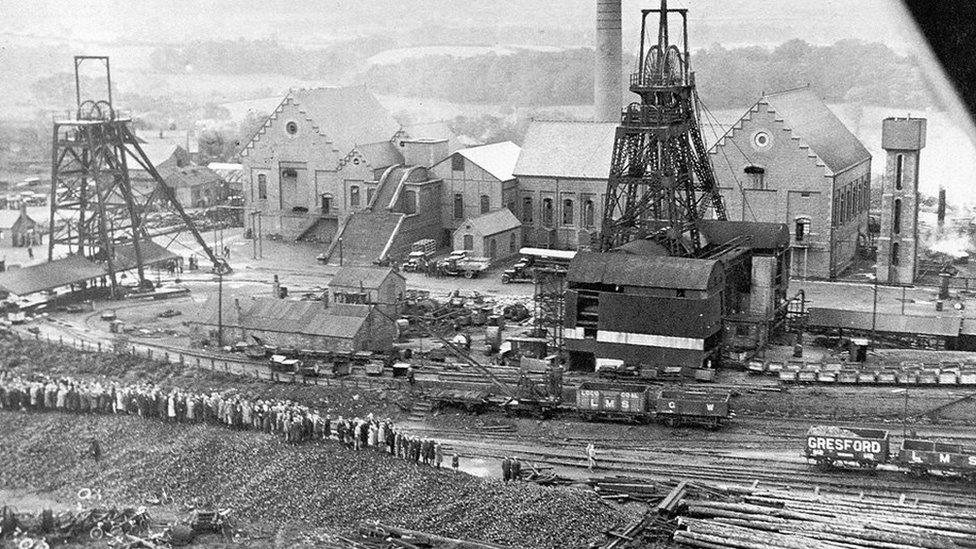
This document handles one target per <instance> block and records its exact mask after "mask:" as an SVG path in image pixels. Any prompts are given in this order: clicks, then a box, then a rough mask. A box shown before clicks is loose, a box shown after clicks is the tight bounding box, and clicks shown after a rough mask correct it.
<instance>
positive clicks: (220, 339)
mask: <svg viewBox="0 0 976 549" xmlns="http://www.w3.org/2000/svg"><path fill="white" fill-rule="evenodd" d="M223 346H224V271H223V269H218V270H217V347H223Z"/></svg>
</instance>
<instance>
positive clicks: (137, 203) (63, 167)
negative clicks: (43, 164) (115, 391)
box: [47, 55, 230, 298]
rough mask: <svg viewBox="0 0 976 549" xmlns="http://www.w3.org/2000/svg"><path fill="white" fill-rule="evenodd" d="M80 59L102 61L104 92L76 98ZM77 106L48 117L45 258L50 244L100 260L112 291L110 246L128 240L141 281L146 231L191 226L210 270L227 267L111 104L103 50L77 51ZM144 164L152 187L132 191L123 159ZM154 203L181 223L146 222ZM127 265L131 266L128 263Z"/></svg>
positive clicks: (113, 275) (114, 283)
mask: <svg viewBox="0 0 976 549" xmlns="http://www.w3.org/2000/svg"><path fill="white" fill-rule="evenodd" d="M85 61H99V62H101V63H102V64H103V66H104V67H105V80H106V85H107V92H106V95H105V99H97V100H96V99H86V100H84V101H83V100H82V98H81V79H80V73H79V68H80V67H81V65H82V63H84V62H85ZM74 62H75V96H76V111H75V113H74V117H71V116H70V115H69V116H68V117H67V118H65V119H61V120H58V119H56V120H55V121H54V134H53V145H52V148H51V215H50V231H51V236H50V238H49V239H48V252H47V253H48V261H51V260H53V259H54V247H55V246H56V245H63V246H67V248H68V252H69V253H71V254H80V255H83V256H85V257H88V258H89V259H92V260H94V261H99V262H104V263H105V264H106V266H107V270H108V273H107V274H108V277H109V279H110V281H111V292H112V297H113V298H115V297H120V295H119V292H118V279H117V276H116V275H117V273H118V271H119V268H118V267H119V266H118V265H117V261H116V257H115V247H116V246H117V245H119V244H131V245H132V248H133V253H134V255H135V263H136V265H135V268H136V270H137V271H138V276H139V283H140V287H141V286H142V285H144V284H146V282H147V281H146V277H145V272H144V271H145V263H144V254H143V247H144V246H145V243H146V242H148V241H149V239H150V238H153V237H157V236H162V235H166V234H173V233H179V232H183V231H184V230H187V231H190V233H191V234H192V235H193V236H194V238H195V239H196V241H197V244H198V245H199V246H200V247H201V248H202V250H203V252H204V253H205V254H206V255H207V257H209V258H210V260H211V261H212V262H213V265H214V269H215V271H218V272H223V273H227V272H229V270H230V268H229V266H228V265H227V262H226V261H224V260H223V259H220V258H218V257H217V256H216V255H214V253H213V250H211V248H210V246H208V245H207V242H206V241H205V240H204V239H203V238H202V237H201V236H200V233H199V232H198V231H197V229H196V227H195V226H194V224H193V221H192V220H191V219H190V218H189V217H188V216H187V215H186V212H185V211H184V210H183V207H182V206H181V205H180V203H179V202H178V201H177V200H176V195H175V194H174V193H173V189H172V188H170V187H169V186H168V185H167V184H166V183H165V182H164V181H163V178H162V177H161V176H160V175H159V172H157V171H156V168H155V167H154V166H153V165H152V162H150V161H149V158H148V157H147V156H146V153H145V152H143V150H142V148H141V147H140V146H139V141H138V139H137V138H136V136H135V134H134V133H132V130H131V129H130V127H129V124H130V122H131V119H129V118H124V117H121V116H119V115H118V113H117V112H116V111H115V109H114V108H113V106H112V75H111V71H110V68H109V60H108V57H104V56H87V55H82V56H75V58H74ZM130 159H131V160H134V161H135V163H136V165H138V166H139V168H141V169H142V170H145V171H146V173H147V174H148V175H149V177H150V179H151V180H152V184H151V185H150V190H148V192H146V193H143V194H140V195H138V196H137V194H138V193H136V192H134V191H133V186H132V182H131V180H130V178H129V160H130ZM159 210H171V211H173V212H175V213H176V214H177V215H178V217H179V219H180V225H178V226H176V227H173V226H170V227H152V226H151V224H149V223H147V220H146V214H147V213H149V212H153V211H159ZM129 268H131V266H130V267H129Z"/></svg>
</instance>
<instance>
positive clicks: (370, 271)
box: [329, 266, 403, 290]
mask: <svg viewBox="0 0 976 549" xmlns="http://www.w3.org/2000/svg"><path fill="white" fill-rule="evenodd" d="M391 275H395V276H399V277H401V278H403V275H401V274H400V273H395V272H393V269H391V268H389V267H357V266H350V267H343V268H341V269H339V271H338V272H337V273H336V274H335V276H333V277H332V280H331V281H329V287H330V288H337V287H345V288H350V287H351V288H360V287H361V288H363V289H366V290H375V289H378V288H379V287H380V285H381V284H383V281H384V280H386V278H387V277H388V276H391Z"/></svg>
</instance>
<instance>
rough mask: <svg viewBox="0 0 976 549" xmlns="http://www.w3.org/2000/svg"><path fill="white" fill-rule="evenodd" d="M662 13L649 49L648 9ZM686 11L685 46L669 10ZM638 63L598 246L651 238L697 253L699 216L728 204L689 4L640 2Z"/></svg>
mask: <svg viewBox="0 0 976 549" xmlns="http://www.w3.org/2000/svg"><path fill="white" fill-rule="evenodd" d="M652 13H659V14H660V24H659V28H658V40H657V43H656V44H654V45H653V46H651V47H650V48H647V49H645V42H646V40H645V36H646V26H647V18H648V15H650V14H652ZM669 13H678V14H680V15H681V20H682V28H683V35H684V36H683V38H684V44H683V48H682V49H679V48H678V46H676V45H674V44H671V43H670V41H669V36H668V14H669ZM641 14H642V19H641V44H640V56H639V61H638V66H637V71H636V72H635V73H633V74H632V75H631V77H630V90H631V91H632V92H634V93H636V94H637V95H639V96H640V102H635V103H631V104H630V105H628V106H627V108H626V109H625V110H624V111H623V113H622V116H621V123H620V126H618V127H617V131H616V140H615V142H614V149H613V158H612V164H611V167H610V177H609V181H608V183H607V194H606V203H605V204H604V213H603V227H602V231H601V235H600V240H601V242H600V248H601V250H602V251H609V250H611V249H613V248H616V247H618V246H621V245H623V244H626V243H627V242H630V241H632V240H636V239H645V238H647V239H652V240H654V241H656V242H658V243H659V244H661V245H663V246H664V247H666V248H667V249H668V252H669V253H670V254H671V255H676V256H691V257H694V256H697V255H699V253H700V252H701V251H702V247H703V245H704V244H703V243H702V241H701V237H700V234H699V231H698V222H699V221H700V220H701V219H703V218H704V216H705V214H706V212H707V211H708V210H709V209H711V210H713V211H714V215H715V217H716V218H718V219H725V218H726V215H725V207H724V205H723V203H722V198H721V196H720V195H719V192H718V186H717V183H716V180H715V174H714V172H713V170H712V166H711V163H710V162H709V159H708V156H707V153H706V149H705V144H704V140H703V139H702V135H701V128H700V123H699V117H698V108H697V95H696V93H695V82H694V74H693V73H691V72H690V70H689V65H688V61H689V56H688V34H687V30H688V18H687V10H684V9H671V10H669V9H668V7H667V0H661V8H660V9H657V10H642V11H641Z"/></svg>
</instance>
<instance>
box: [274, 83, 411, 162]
mask: <svg viewBox="0 0 976 549" xmlns="http://www.w3.org/2000/svg"><path fill="white" fill-rule="evenodd" d="M289 95H290V96H291V97H292V100H293V101H294V103H295V104H296V105H297V106H298V108H299V110H301V111H302V112H304V113H305V114H307V115H308V117H309V118H311V119H312V122H313V123H315V125H316V126H318V128H319V132H320V133H322V134H324V135H326V136H327V137H329V138H331V139H332V140H333V142H334V143H335V144H336V145H337V148H338V149H339V150H340V151H343V152H345V151H350V150H352V149H353V148H354V147H355V146H356V145H367V144H370V143H381V142H383V141H389V140H390V139H392V138H393V136H394V135H395V134H396V133H397V132H398V131H399V130H400V124H398V123H397V121H396V120H394V119H393V117H392V116H390V113H389V112H387V110H386V109H385V108H384V107H383V105H381V104H380V102H379V101H377V100H376V97H374V96H373V94H371V93H369V91H367V90H366V88H365V87H362V86H354V87H346V88H338V87H335V88H313V89H298V90H293V91H292V92H291V93H290V94H289Z"/></svg>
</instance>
